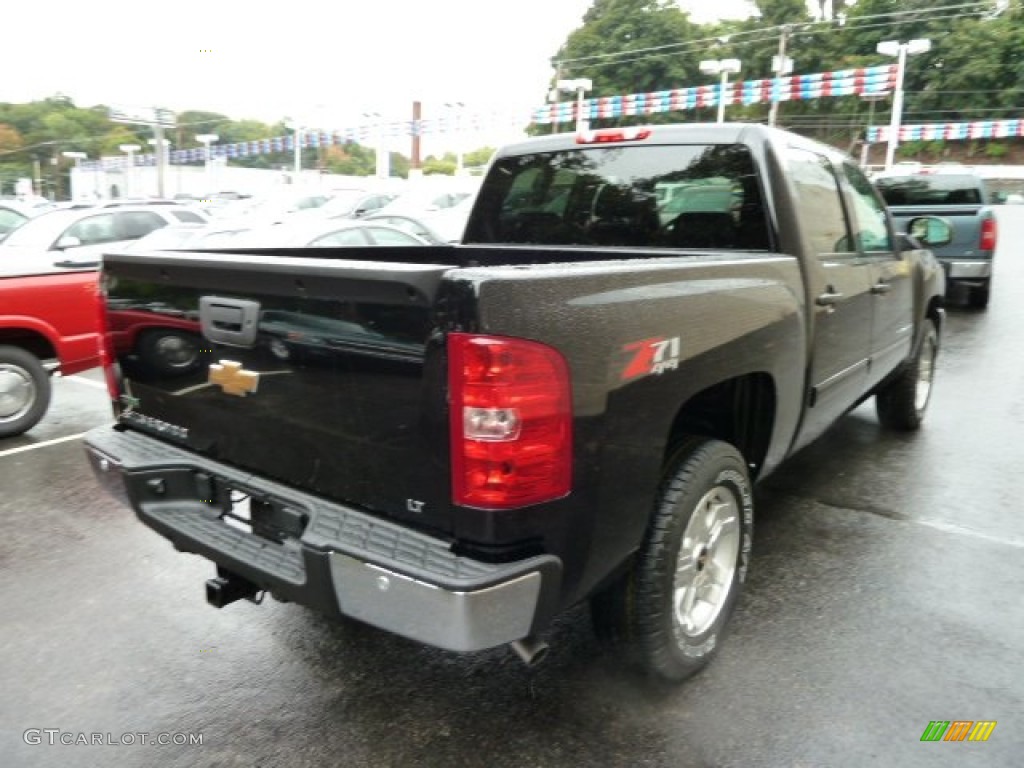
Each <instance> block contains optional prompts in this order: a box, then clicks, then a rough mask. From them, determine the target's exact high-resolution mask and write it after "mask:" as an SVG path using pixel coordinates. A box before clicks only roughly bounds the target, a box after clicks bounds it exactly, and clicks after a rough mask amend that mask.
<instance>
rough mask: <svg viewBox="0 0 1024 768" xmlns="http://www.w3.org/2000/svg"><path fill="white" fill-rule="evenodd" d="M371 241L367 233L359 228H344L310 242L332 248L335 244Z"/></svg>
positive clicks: (316, 245)
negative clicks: (367, 237)
mask: <svg viewBox="0 0 1024 768" xmlns="http://www.w3.org/2000/svg"><path fill="white" fill-rule="evenodd" d="M367 244H369V241H368V240H367V239H366V235H364V234H363V232H362V231H361V230H359V229H342V230H339V231H337V232H331V233H330V234H328V235H321V236H320V237H318V238H317V239H316V240H314V241H313V242H311V243H310V245H311V246H314V247H316V248H330V247H332V246H335V245H367Z"/></svg>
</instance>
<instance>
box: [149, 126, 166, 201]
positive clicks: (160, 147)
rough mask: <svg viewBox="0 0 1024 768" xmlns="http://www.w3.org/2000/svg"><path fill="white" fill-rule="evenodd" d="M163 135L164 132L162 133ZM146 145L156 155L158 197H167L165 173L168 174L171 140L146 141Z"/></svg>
mask: <svg viewBox="0 0 1024 768" xmlns="http://www.w3.org/2000/svg"><path fill="white" fill-rule="evenodd" d="M160 132H161V133H163V130H161V131H160ZM146 143H147V144H149V146H151V147H153V151H154V152H155V153H156V195H157V197H161V198H162V197H165V196H166V195H165V192H166V189H165V187H164V173H165V172H166V164H167V147H168V146H170V143H171V140H170V139H164V138H160V139H146Z"/></svg>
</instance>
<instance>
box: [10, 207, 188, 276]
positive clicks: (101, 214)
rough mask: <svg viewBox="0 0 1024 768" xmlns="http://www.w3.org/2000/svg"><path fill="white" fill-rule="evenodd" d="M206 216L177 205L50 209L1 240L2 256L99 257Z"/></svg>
mask: <svg viewBox="0 0 1024 768" xmlns="http://www.w3.org/2000/svg"><path fill="white" fill-rule="evenodd" d="M197 220H198V221H200V222H202V221H205V217H203V216H202V214H200V213H197V212H196V211H194V210H192V209H190V208H185V207H183V206H176V205H156V206H146V205H134V206H124V207H115V208H95V207H89V208H82V209H65V210H57V211H48V212H46V213H43V214H42V215H40V216H37V217H35V218H34V219H30V220H29V221H27V222H25V223H24V224H22V225H21V226H20V227H18V228H17V229H16V230H14V231H13V232H11V233H10V234H9V235H8V236H7V237H6V238H4V240H3V241H2V242H0V261H2V260H4V259H8V258H12V257H15V256H21V255H24V254H38V255H39V257H40V259H41V261H47V262H49V261H52V260H53V259H52V255H53V254H52V252H54V251H60V252H62V253H63V254H64V258H63V259H61V260H60V261H61V262H63V263H64V264H65V265H68V264H72V263H75V264H79V263H93V264H95V263H96V262H98V261H99V259H100V258H101V255H102V253H103V252H104V251H105V250H115V249H116V247H117V246H118V245H119V244H121V243H126V242H129V241H131V240H137V239H138V238H140V237H143V236H145V235H147V234H149V233H150V232H153V231H154V230H157V229H161V228H162V227H166V226H168V225H169V224H180V223H182V222H196V221H197Z"/></svg>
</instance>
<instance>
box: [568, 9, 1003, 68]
mask: <svg viewBox="0 0 1024 768" xmlns="http://www.w3.org/2000/svg"><path fill="white" fill-rule="evenodd" d="M964 9H973V12H974V13H977V14H979V15H986V14H988V13H989V12H990V11H991V8H989V7H985V4H984V3H981V2H973V3H958V4H956V5H943V6H939V7H936V8H918V9H909V10H903V11H892V12H889V13H873V14H868V15H865V16H855V17H846V18H845V20H844V21H843V22H842V23H838V24H837V22H836V21H835V20H833V19H821V20H816V21H806V22H796V23H793V24H788V25H787V24H778V25H775V26H772V27H763V28H761V29H756V30H740V31H737V32H730V33H726V34H719V35H714V36H710V37H704V38H700V39H698V40H687V41H684V42H680V43H667V44H665V45H655V46H647V47H644V48H632V49H629V50H627V51H618V52H612V53H595V54H591V55H589V56H576V57H573V58H569V59H562V58H559V59H557V62H558V64H559V65H560V66H563V67H564V66H567V65H569V64H578V63H583V62H590V61H597V60H600V59H614V58H616V57H621V56H634V55H635V54H638V53H649V52H655V51H670V50H671V51H672V52H677V53H678V52H683V51H685V50H686V49H688V48H696V47H697V46H700V45H704V44H706V43H715V42H726V43H731V42H733V40H734V38H737V37H743V36H754V35H760V37H758V38H757V39H755V40H753V41H746V42H747V43H748V44H749V43H751V42H753V43H758V42H764V41H767V40H777V39H778V36H779V35H780V34H781V33H782V30H783V28H785V27H786V26H791V27H793V30H794V33H798V32H806V31H807V30H808V29H810V28H814V27H823V29H822V30H820V31H825V32H831V31H837V32H838V31H843V30H849V29H855V28H857V29H858V31H860V30H864V29H875V28H877V27H884V26H890V24H873V25H863V24H862V22H865V21H871V20H875V19H892V18H895V17H899V16H923V17H924V18H923V19H908V21H915V20H923V21H942V20H944V19H949V18H959V17H961V16H963V15H964V14H963V13H950V14H947V15H939V14H940V13H945V12H947V11H948V12H952V11H963V10H964ZM814 31H818V30H814ZM723 38H724V40H723ZM642 60H643V59H642V58H632V59H627V60H625V61H616V62H615V63H618V64H628V63H630V62H633V61H642Z"/></svg>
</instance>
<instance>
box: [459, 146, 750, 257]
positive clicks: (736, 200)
mask: <svg viewBox="0 0 1024 768" xmlns="http://www.w3.org/2000/svg"><path fill="white" fill-rule="evenodd" d="M768 232H769V230H768V226H767V221H766V217H765V210H764V205H763V202H762V195H761V187H760V183H759V181H758V178H757V175H756V172H755V166H754V161H753V158H752V157H751V155H750V152H749V150H748V149H747V148H746V147H744V146H741V145H732V144H728V145H674V146H646V147H641V146H630V147H620V146H614V147H586V148H581V149H571V150H561V151H556V152H538V153H535V154H530V155H522V156H517V157H507V158H502V159H500V160H498V161H496V162H495V163H494V165H493V166H492V168H491V170H490V173H489V175H488V178H487V180H486V181H485V183H484V184H483V186H482V187H481V191H480V195H479V197H478V198H477V202H476V205H475V207H474V211H473V216H472V218H471V219H470V221H469V224H468V226H467V230H466V235H465V238H464V242H466V243H511V244H524V245H565V246H632V247H640V248H696V249H715V250H720V249H742V250H765V249H768V248H769V247H770V240H769V234H768Z"/></svg>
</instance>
